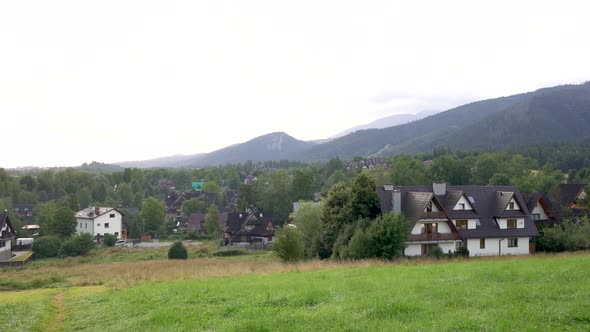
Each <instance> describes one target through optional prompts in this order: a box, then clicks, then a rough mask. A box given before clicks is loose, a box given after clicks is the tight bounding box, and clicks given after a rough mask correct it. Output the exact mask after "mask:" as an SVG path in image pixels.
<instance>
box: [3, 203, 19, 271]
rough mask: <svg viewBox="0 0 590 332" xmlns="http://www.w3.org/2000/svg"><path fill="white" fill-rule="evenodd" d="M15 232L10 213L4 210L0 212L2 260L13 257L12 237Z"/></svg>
mask: <svg viewBox="0 0 590 332" xmlns="http://www.w3.org/2000/svg"><path fill="white" fill-rule="evenodd" d="M15 234H16V233H15V231H14V228H13V227H12V224H11V223H10V218H8V213H7V212H3V213H2V214H0V262H4V261H7V260H9V259H11V258H12V239H13V238H14V235H15Z"/></svg>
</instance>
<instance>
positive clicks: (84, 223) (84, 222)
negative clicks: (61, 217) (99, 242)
mask: <svg viewBox="0 0 590 332" xmlns="http://www.w3.org/2000/svg"><path fill="white" fill-rule="evenodd" d="M76 222H78V225H76V231H77V232H78V234H82V233H89V234H92V236H94V230H93V226H94V224H93V222H92V219H76Z"/></svg>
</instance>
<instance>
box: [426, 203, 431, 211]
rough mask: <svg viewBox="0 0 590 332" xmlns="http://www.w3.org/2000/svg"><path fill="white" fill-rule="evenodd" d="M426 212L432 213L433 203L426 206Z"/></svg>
mask: <svg viewBox="0 0 590 332" xmlns="http://www.w3.org/2000/svg"><path fill="white" fill-rule="evenodd" d="M426 212H432V201H430V202H428V204H426Z"/></svg>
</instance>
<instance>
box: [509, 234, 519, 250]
mask: <svg viewBox="0 0 590 332" xmlns="http://www.w3.org/2000/svg"><path fill="white" fill-rule="evenodd" d="M516 247H518V238H516V237H511V238H509V239H508V248H516Z"/></svg>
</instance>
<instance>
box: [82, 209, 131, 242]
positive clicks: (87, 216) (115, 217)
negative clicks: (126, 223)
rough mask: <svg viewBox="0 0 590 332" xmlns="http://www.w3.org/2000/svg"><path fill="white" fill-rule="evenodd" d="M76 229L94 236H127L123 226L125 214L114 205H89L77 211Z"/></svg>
mask: <svg viewBox="0 0 590 332" xmlns="http://www.w3.org/2000/svg"><path fill="white" fill-rule="evenodd" d="M76 222H77V223H78V224H77V225H76V231H77V232H78V234H83V233H89V234H92V236H95V237H96V236H99V237H100V236H104V235H105V234H114V235H115V236H116V237H117V238H126V237H127V234H126V230H125V229H124V228H123V214H122V213H121V212H120V211H119V210H117V209H115V208H112V207H98V206H96V207H88V208H86V209H84V210H82V211H78V212H76Z"/></svg>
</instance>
